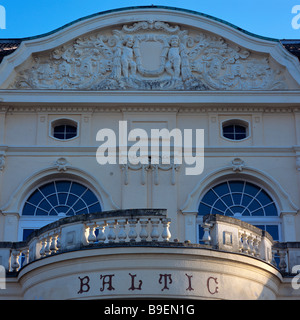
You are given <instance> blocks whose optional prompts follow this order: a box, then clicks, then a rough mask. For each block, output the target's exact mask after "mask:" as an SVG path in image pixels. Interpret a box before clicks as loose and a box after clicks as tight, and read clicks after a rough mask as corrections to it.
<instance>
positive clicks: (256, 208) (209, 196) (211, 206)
mask: <svg viewBox="0 0 300 320" xmlns="http://www.w3.org/2000/svg"><path fill="white" fill-rule="evenodd" d="M198 212H199V215H206V214H212V213H217V214H223V215H227V216H235V217H242V216H256V217H265V216H278V213H277V209H276V206H275V204H274V201H273V200H272V199H271V197H270V196H269V195H268V194H267V193H266V192H265V191H264V190H262V188H260V187H258V186H256V185H254V184H252V183H249V182H246V181H227V182H223V183H221V184H218V185H216V186H214V187H213V188H211V189H210V190H209V191H208V192H207V193H206V194H205V195H204V196H203V198H202V200H201V202H200V205H199V209H198Z"/></svg>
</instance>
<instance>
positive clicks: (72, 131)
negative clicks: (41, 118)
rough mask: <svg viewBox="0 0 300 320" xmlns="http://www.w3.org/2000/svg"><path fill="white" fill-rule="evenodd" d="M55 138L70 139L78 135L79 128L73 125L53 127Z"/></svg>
mask: <svg viewBox="0 0 300 320" xmlns="http://www.w3.org/2000/svg"><path fill="white" fill-rule="evenodd" d="M53 136H54V138H57V139H60V140H68V139H72V138H74V137H76V136H77V128H76V127H75V126H72V125H67V124H64V125H58V126H55V127H54V129H53Z"/></svg>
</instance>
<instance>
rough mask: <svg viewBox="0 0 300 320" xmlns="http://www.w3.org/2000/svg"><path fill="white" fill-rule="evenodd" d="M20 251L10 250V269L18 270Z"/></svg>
mask: <svg viewBox="0 0 300 320" xmlns="http://www.w3.org/2000/svg"><path fill="white" fill-rule="evenodd" d="M20 254H21V252H20V251H19V250H12V252H11V255H12V261H11V268H12V271H18V270H19V268H20V262H19V258H20Z"/></svg>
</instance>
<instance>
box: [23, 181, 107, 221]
mask: <svg viewBox="0 0 300 320" xmlns="http://www.w3.org/2000/svg"><path fill="white" fill-rule="evenodd" d="M100 211H101V206H100V202H99V200H98V199H97V197H96V196H95V194H94V193H93V192H92V191H91V190H90V189H89V188H87V187H85V186H83V185H81V184H79V183H77V182H73V181H53V182H50V183H48V184H45V185H43V186H41V187H39V188H37V189H36V190H35V191H34V192H33V193H32V195H31V196H30V197H29V198H28V199H27V201H26V202H25V205H24V208H23V212H22V215H24V216H26V215H27V216H28V215H32V216H62V217H63V216H73V215H77V214H85V213H93V212H100Z"/></svg>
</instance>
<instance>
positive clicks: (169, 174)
mask: <svg viewBox="0 0 300 320" xmlns="http://www.w3.org/2000/svg"><path fill="white" fill-rule="evenodd" d="M1 48H4V49H3V50H2V53H1V54H2V56H3V57H4V56H5V57H4V58H3V60H2V62H1V63H0V108H1V110H0V264H1V266H2V268H1V270H2V277H0V280H1V279H3V281H2V288H3V289H1V290H0V299H107V298H117V299H124V298H131V299H140V298H141V299H145V298H146V299H147V298H149V299H151V298H169V299H172V298H191V299H299V298H300V289H299V288H298V287H299V283H298V282H297V280H298V276H297V272H298V270H300V218H299V208H300V200H299V199H300V197H299V195H300V102H299V101H300V100H299V98H300V65H299V60H298V58H297V57H296V56H295V55H293V54H292V53H291V52H289V51H288V50H287V49H286V48H285V47H284V45H283V43H282V42H280V41H279V40H276V39H269V38H264V37H261V36H257V35H254V34H251V33H249V32H246V31H244V30H241V29H240V28H237V27H235V26H233V25H231V24H229V23H227V22H224V21H220V20H219V19H216V18H213V17H210V16H207V15H204V14H200V13H197V12H192V11H188V10H183V9H177V8H176V9H175V8H168V7H159V6H151V7H136V8H128V9H126V8H125V9H118V10H112V11H108V12H102V13H98V14H95V15H92V16H89V17H86V18H83V19H80V20H78V21H75V22H74V23H71V24H68V25H66V26H64V27H62V28H60V29H58V30H55V31H53V32H50V33H48V34H45V35H41V36H38V37H32V38H26V39H19V40H16V39H14V40H11V41H10V39H6V40H1ZM5 50H6V51H5ZM8 53H9V54H8ZM121 124H126V130H125V131H124V126H123V127H122V126H121ZM121 128H122V130H121ZM102 129H107V131H105V132H109V133H111V134H112V133H115V138H116V139H115V138H114V137H113V136H112V138H110V136H109V135H105V134H104V136H105V138H104V137H103V135H101V134H100V133H99V131H100V132H104V131H101V130H102ZM199 129H201V132H202V133H204V134H203V135H202V138H203V143H204V145H201V146H199V145H198V144H197V137H196V136H195V135H194V136H193V139H189V140H188V139H184V137H185V134H186V133H187V131H185V130H190V132H193V134H195V133H196V132H197V130H199ZM153 130H154V131H155V130H156V131H155V132H159V133H160V135H161V144H162V145H163V144H164V141H167V142H168V138H170V137H172V138H171V139H169V142H170V144H171V146H170V152H169V158H167V160H166V159H165V152H164V151H163V150H164V149H162V148H161V149H160V151H159V152H158V153H156V154H155V153H150V149H151V134H153ZM172 130H173V131H172ZM174 130H177V131H176V132H177V133H178V132H179V133H180V134H181V133H182V136H180V135H179V138H180V139H179V140H176V139H177V138H178V136H176V137H175V134H174V132H175V131H174ZM130 132H132V135H131V136H130V134H129V133H130ZM163 132H164V133H166V134H167V135H166V136H164V135H163ZM199 132H200V131H199ZM168 134H169V136H168ZM191 140H192V142H191ZM124 141H125V142H126V145H125V147H124ZM198 142H199V141H198ZM201 142H202V140H201ZM180 143H181V144H180ZM178 145H179V147H178ZM186 145H188V147H189V148H186V149H184V148H183V147H185V146H186ZM101 147H102V149H101ZM181 147H182V148H181ZM203 148H204V150H203ZM103 150H104V151H103ZM128 150H131V151H134V152H135V154H136V158H135V159H137V160H138V161H137V162H132V161H129V157H128V158H126V159H127V160H128V161H119V160H120V159H123V160H124V157H123V158H121V155H124V154H123V153H122V152H125V154H126V155H127V152H128ZM145 150H146V151H148V152H146V153H145ZM180 150H184V152H187V153H188V152H189V156H190V158H189V160H193V161H192V162H191V161H190V162H188V161H184V160H186V159H185V158H184V157H183V156H182V161H181V162H180V161H176V160H178V159H179V158H180V157H178V152H179V151H180ZM101 152H102V153H101ZM203 152H204V153H203ZM179 154H180V152H179ZM185 154H186V153H185ZM203 154H204V158H203ZM101 155H102V158H101ZM182 155H183V154H182ZM199 155H201V157H202V160H203V159H204V167H203V168H202V169H203V170H202V169H201V170H199V172H198V173H197V174H188V172H191V171H188V170H187V168H189V169H191V168H192V167H196V166H197V165H198V163H197V161H196V160H197V159H200V158H197V156H199ZM109 156H112V158H113V159H115V160H116V161H113V160H110V159H109ZM154 158H155V159H156V160H157V161H155V159H154ZM101 159H102V160H101ZM165 160H166V161H165ZM199 161H200V160H199ZM199 168H200V162H199ZM193 172H194V171H193ZM297 266H298V267H297ZM0 284H1V282H0ZM0 287H1V286H0ZM4 287H5V288H4Z"/></svg>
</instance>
